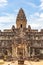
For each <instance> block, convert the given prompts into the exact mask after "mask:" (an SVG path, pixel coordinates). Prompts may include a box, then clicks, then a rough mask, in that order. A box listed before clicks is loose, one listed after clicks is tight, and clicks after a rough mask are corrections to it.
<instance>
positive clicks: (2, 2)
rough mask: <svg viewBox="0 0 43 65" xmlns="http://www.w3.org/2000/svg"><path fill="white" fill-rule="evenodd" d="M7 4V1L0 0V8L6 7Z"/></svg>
mask: <svg viewBox="0 0 43 65" xmlns="http://www.w3.org/2000/svg"><path fill="white" fill-rule="evenodd" d="M7 4H8V1H7V0H0V7H3V6H6V5H7Z"/></svg>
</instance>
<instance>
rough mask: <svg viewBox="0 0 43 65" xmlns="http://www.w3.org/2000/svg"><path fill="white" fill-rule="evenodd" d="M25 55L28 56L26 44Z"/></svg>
mask: <svg viewBox="0 0 43 65" xmlns="http://www.w3.org/2000/svg"><path fill="white" fill-rule="evenodd" d="M25 56H26V57H27V56H28V53H27V46H26V45H25Z"/></svg>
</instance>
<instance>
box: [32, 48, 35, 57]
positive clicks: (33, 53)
mask: <svg viewBox="0 0 43 65" xmlns="http://www.w3.org/2000/svg"><path fill="white" fill-rule="evenodd" d="M32 56H35V49H34V48H33V52H32Z"/></svg>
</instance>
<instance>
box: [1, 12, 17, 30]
mask: <svg viewBox="0 0 43 65" xmlns="http://www.w3.org/2000/svg"><path fill="white" fill-rule="evenodd" d="M15 22H16V16H15V15H14V14H9V13H6V16H0V29H1V30H3V29H7V28H11V26H12V25H15Z"/></svg>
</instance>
